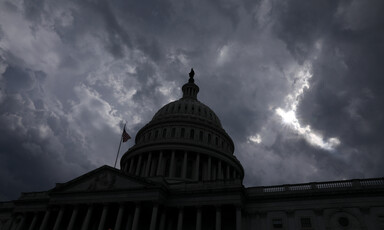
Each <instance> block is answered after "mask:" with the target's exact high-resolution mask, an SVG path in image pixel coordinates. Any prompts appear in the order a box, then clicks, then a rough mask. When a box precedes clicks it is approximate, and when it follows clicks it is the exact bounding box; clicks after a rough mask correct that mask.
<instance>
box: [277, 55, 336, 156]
mask: <svg viewBox="0 0 384 230" xmlns="http://www.w3.org/2000/svg"><path fill="white" fill-rule="evenodd" d="M311 69H312V67H311V65H310V64H308V63H307V64H305V65H304V67H303V68H302V69H301V70H300V71H299V72H298V73H297V78H296V79H295V82H294V84H295V88H294V90H293V92H292V93H291V94H289V95H288V96H287V97H286V98H285V100H286V105H287V106H286V107H287V108H288V109H286V110H284V109H282V108H280V107H278V108H276V109H275V112H276V114H277V115H279V116H280V117H281V122H282V123H283V124H284V125H286V126H287V127H289V128H291V129H292V130H294V131H295V132H297V133H298V134H299V135H301V136H302V137H304V138H305V140H306V141H307V142H308V143H309V144H311V145H313V146H316V147H320V148H322V149H325V150H328V151H333V150H334V149H335V148H336V147H337V146H338V145H339V144H340V140H339V139H338V138H336V137H332V138H329V139H328V140H325V139H324V137H323V136H322V135H321V134H318V133H316V132H315V131H314V130H312V129H311V127H310V126H309V125H307V126H303V125H302V124H301V123H300V121H299V120H298V119H297V116H296V110H297V106H298V104H299V102H300V96H301V95H302V94H303V93H304V89H305V88H309V82H308V81H309V79H310V78H311V77H312V74H311Z"/></svg>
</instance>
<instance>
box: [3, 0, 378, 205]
mask: <svg viewBox="0 0 384 230" xmlns="http://www.w3.org/2000/svg"><path fill="white" fill-rule="evenodd" d="M0 4H1V7H0V11H1V12H0V123H1V127H0V129H1V132H2V135H1V136H0V149H1V152H0V165H1V167H0V184H6V185H7V186H3V187H1V188H0V189H1V190H0V199H3V200H4V199H14V198H16V197H17V196H18V195H19V193H20V192H22V191H24V192H27V191H35V190H44V189H48V188H51V187H52V186H53V185H54V183H55V182H64V181H67V180H70V179H72V178H74V177H75V176H77V175H80V174H82V173H85V172H87V171H89V170H90V169H92V168H96V167H99V166H100V165H102V164H109V165H111V164H112V163H113V162H114V157H115V154H116V150H117V146H116V145H117V144H118V143H117V140H118V138H119V133H120V128H121V125H122V121H123V120H126V121H127V127H128V132H129V133H130V134H131V136H133V137H134V135H135V133H136V132H137V131H138V130H139V129H140V128H141V127H142V126H143V125H145V124H146V123H147V122H148V121H149V120H150V119H151V118H152V116H153V115H154V113H155V112H156V111H157V110H158V109H159V108H161V107H162V106H163V105H164V104H166V103H168V102H170V101H171V100H175V99H178V98H179V97H180V96H181V92H180V87H181V86H182V84H184V83H185V82H186V81H187V77H188V71H189V69H190V68H191V67H194V69H195V71H196V82H197V84H198V85H199V87H200V93H199V95H198V98H199V100H201V101H202V102H203V103H205V104H207V105H209V106H210V107H211V108H212V109H213V110H214V111H215V112H216V113H217V115H218V116H219V117H220V119H221V122H222V124H223V127H224V128H225V129H226V131H227V132H228V133H229V135H231V136H232V138H233V140H234V142H235V145H236V152H235V154H236V156H237V157H238V158H239V159H240V161H241V162H242V163H243V165H244V168H245V173H246V178H245V183H246V184H247V185H248V186H251V185H269V184H277V183H298V182H308V181H319V180H334V179H344V178H346V179H350V178H355V177H371V176H372V177H373V176H382V174H383V171H382V169H381V167H380V162H383V157H382V156H381V154H380V153H381V152H382V151H383V144H381V139H382V135H381V130H382V129H383V128H384V127H383V126H384V125H383V117H384V116H383V111H382V108H383V101H384V98H383V92H382V90H381V86H382V85H383V79H382V77H381V76H383V71H382V70H381V69H380V60H383V57H382V56H383V53H384V52H383V43H382V41H383V40H384V36H383V28H384V27H383V26H382V22H383V21H384V20H383V14H382V12H383V4H382V3H381V2H380V1H369V2H368V1H366V2H362V1H311V2H303V1H284V2H282V1H267V0H264V1H242V2H236V1H230V0H228V1H210V2H207V1H192V2H191V1H162V2H160V1H151V2H146V1H113V2H110V1H103V0H100V1H33V4H32V2H30V1H24V2H22V3H18V2H10V1H4V2H1V3H0ZM307 66H310V72H311V75H312V77H311V78H310V79H309V81H308V84H309V89H305V90H304V93H302V94H300V95H299V96H298V98H297V99H298V101H297V100H296V101H297V102H298V110H297V114H296V115H297V117H298V119H299V122H300V124H301V125H302V127H305V126H306V125H310V126H311V129H312V132H313V134H316V135H318V136H317V137H319V135H320V134H321V135H322V137H323V139H324V140H327V139H328V138H338V140H340V145H339V146H337V147H336V148H334V149H332V150H330V149H326V148H324V146H323V147H321V145H319V144H318V145H316V144H314V143H318V142H313V143H311V142H310V141H308V139H306V138H305V137H304V136H303V135H301V134H299V133H298V132H297V131H295V130H292V128H290V127H289V126H288V125H287V124H283V123H281V117H279V116H278V115H277V114H276V109H277V108H282V109H285V110H287V109H290V108H291V106H292V105H291V104H289V103H292V102H289V100H287V96H288V95H294V93H297V89H298V85H299V84H300V83H301V82H302V81H303V79H302V77H301V76H300V74H299V73H300V71H302V70H303V69H305V68H306V67H307ZM291 100H292V99H291ZM256 137H257V138H260V139H257V138H256ZM255 138H256V140H257V141H256V142H255V141H254V140H255ZM258 141H259V142H260V143H258ZM130 144H132V143H130ZM128 147H129V146H128V145H124V146H123V148H124V149H127V148H128ZM48 172H49V173H48Z"/></svg>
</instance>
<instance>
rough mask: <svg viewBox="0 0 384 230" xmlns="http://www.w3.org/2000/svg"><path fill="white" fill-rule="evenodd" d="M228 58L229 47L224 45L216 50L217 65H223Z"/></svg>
mask: <svg viewBox="0 0 384 230" xmlns="http://www.w3.org/2000/svg"><path fill="white" fill-rule="evenodd" d="M228 58H229V46H228V45H224V46H223V47H221V48H220V49H219V50H218V56H217V63H218V64H219V65H221V64H223V63H225V62H226V61H227V60H228Z"/></svg>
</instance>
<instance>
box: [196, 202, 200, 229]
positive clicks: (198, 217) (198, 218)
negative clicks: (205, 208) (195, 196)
mask: <svg viewBox="0 0 384 230" xmlns="http://www.w3.org/2000/svg"><path fill="white" fill-rule="evenodd" d="M196 212H197V213H196V230H201V206H198V207H197V210H196Z"/></svg>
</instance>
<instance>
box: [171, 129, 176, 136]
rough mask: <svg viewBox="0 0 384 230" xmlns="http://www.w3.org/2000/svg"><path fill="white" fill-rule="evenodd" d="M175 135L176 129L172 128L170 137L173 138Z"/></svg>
mask: <svg viewBox="0 0 384 230" xmlns="http://www.w3.org/2000/svg"><path fill="white" fill-rule="evenodd" d="M175 134H176V128H172V131H171V137H175Z"/></svg>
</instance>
